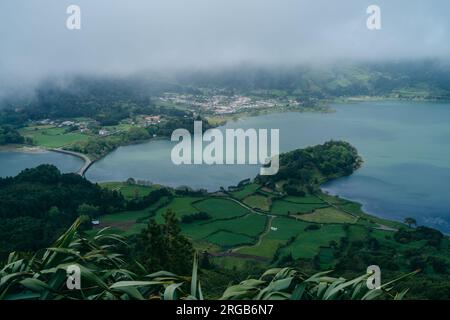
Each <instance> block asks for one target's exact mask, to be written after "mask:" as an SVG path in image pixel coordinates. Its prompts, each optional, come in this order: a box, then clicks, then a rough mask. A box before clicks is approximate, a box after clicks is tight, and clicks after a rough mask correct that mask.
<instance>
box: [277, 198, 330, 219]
mask: <svg viewBox="0 0 450 320" xmlns="http://www.w3.org/2000/svg"><path fill="white" fill-rule="evenodd" d="M326 206H327V205H326V204H324V203H296V202H289V201H285V200H275V201H273V203H272V209H271V213H273V214H275V215H283V216H285V215H288V213H290V214H298V213H310V212H312V211H314V210H316V209H319V208H324V207H326Z"/></svg>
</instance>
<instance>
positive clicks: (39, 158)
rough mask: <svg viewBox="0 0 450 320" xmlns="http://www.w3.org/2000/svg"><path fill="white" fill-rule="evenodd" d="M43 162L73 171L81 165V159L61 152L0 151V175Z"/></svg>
mask: <svg viewBox="0 0 450 320" xmlns="http://www.w3.org/2000/svg"><path fill="white" fill-rule="evenodd" d="M45 163H50V164H53V165H55V166H57V167H58V168H59V169H60V170H61V171H62V172H75V171H77V170H78V169H79V168H80V167H81V166H82V165H83V161H82V160H81V159H78V158H76V157H72V156H69V155H65V154H62V153H56V152H50V151H48V152H47V151H43V152H33V153H26V152H15V151H0V177H7V176H15V175H17V174H18V173H19V172H20V171H22V170H23V169H25V168H33V167H37V166H38V165H40V164H45Z"/></svg>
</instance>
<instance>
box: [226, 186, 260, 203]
mask: <svg viewBox="0 0 450 320" xmlns="http://www.w3.org/2000/svg"><path fill="white" fill-rule="evenodd" d="M259 188H260V185H259V184H257V183H251V184H248V185H246V186H244V187H243V188H242V189H240V190H237V191H233V192H230V194H231V196H232V197H233V198H236V199H239V200H242V199H244V198H246V197H248V196H249V195H251V194H253V193H255V192H256V191H257V190H258V189H259Z"/></svg>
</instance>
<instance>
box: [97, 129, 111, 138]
mask: <svg viewBox="0 0 450 320" xmlns="http://www.w3.org/2000/svg"><path fill="white" fill-rule="evenodd" d="M98 134H99V135H101V136H106V135H107V134H109V131H108V130H106V129H101V130H100V131H99V132H98Z"/></svg>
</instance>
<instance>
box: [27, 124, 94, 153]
mask: <svg viewBox="0 0 450 320" xmlns="http://www.w3.org/2000/svg"><path fill="white" fill-rule="evenodd" d="M20 133H21V134H22V135H23V136H25V137H28V138H31V139H32V140H33V142H34V143H35V144H36V145H38V146H42V147H46V148H60V147H63V146H67V145H70V144H72V143H74V142H79V141H87V140H88V139H89V137H90V136H89V135H86V134H82V133H79V132H69V133H66V129H65V128H56V127H48V126H35V127H26V128H23V129H21V130H20Z"/></svg>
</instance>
